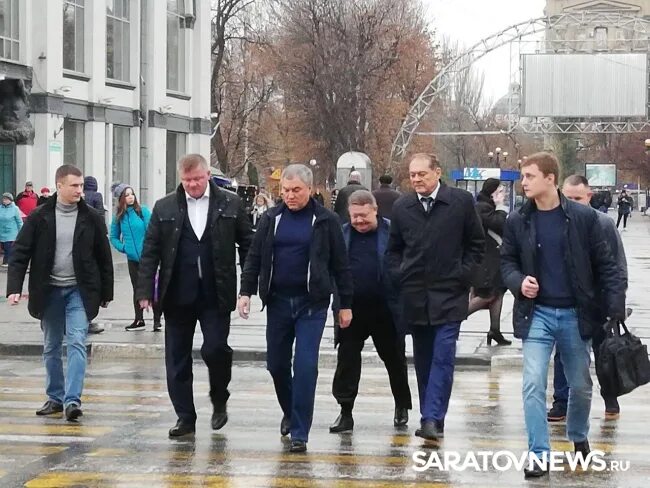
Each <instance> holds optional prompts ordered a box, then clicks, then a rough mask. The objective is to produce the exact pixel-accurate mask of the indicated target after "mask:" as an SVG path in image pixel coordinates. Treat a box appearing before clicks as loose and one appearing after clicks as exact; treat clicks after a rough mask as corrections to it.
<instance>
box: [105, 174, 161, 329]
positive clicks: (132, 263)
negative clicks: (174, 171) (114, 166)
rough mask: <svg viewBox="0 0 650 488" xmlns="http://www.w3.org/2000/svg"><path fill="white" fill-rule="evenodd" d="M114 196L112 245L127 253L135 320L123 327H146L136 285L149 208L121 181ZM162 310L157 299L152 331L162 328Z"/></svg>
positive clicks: (148, 219)
mask: <svg viewBox="0 0 650 488" xmlns="http://www.w3.org/2000/svg"><path fill="white" fill-rule="evenodd" d="M115 193H116V194H117V195H118V196H117V201H118V203H117V210H116V212H115V216H114V217H113V222H112V223H111V244H112V245H113V247H114V248H115V249H117V250H118V251H119V252H121V253H122V254H126V259H127V266H128V268H129V277H130V278H131V286H132V287H133V307H134V310H135V319H134V320H133V322H132V323H131V324H129V325H127V326H126V327H125V329H126V330H140V329H144V328H145V322H144V315H143V311H142V307H140V304H139V303H138V300H137V298H136V289H137V286H138V272H139V270H140V259H141V258H142V247H143V245H144V237H145V235H146V232H147V226H148V225H149V221H150V220H151V211H150V210H149V209H148V208H147V207H146V206H144V205H140V204H139V203H138V199H137V197H136V196H135V192H134V191H133V188H132V187H130V186H128V185H126V184H121V185H119V186H118V187H117V188H116V189H115ZM161 315H162V310H161V307H160V302H159V301H155V300H154V303H153V331H154V332H158V331H159V330H160V328H161V327H162V326H161V324H160V317H161Z"/></svg>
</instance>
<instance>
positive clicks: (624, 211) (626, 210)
mask: <svg viewBox="0 0 650 488" xmlns="http://www.w3.org/2000/svg"><path fill="white" fill-rule="evenodd" d="M617 206H618V220H617V221H616V228H617V229H618V226H619V225H620V223H621V219H623V230H625V229H626V228H627V219H628V218H629V216H630V214H631V213H632V207H633V206H634V200H632V197H631V196H629V195H628V194H627V191H625V190H623V191H621V195H620V196H619V197H618V202H617Z"/></svg>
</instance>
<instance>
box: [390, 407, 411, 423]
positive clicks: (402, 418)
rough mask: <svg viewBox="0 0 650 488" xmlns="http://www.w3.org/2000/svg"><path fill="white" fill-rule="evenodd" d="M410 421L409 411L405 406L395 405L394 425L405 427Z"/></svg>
mask: <svg viewBox="0 0 650 488" xmlns="http://www.w3.org/2000/svg"><path fill="white" fill-rule="evenodd" d="M408 421H409V411H408V408H405V407H395V416H394V417H393V425H394V426H395V427H404V426H405V425H406V424H408Z"/></svg>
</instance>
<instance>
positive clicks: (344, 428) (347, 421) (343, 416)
mask: <svg viewBox="0 0 650 488" xmlns="http://www.w3.org/2000/svg"><path fill="white" fill-rule="evenodd" d="M353 429H354V419H353V418H352V414H351V413H347V412H343V411H341V413H340V414H339V416H338V417H336V420H335V421H334V423H333V424H332V425H330V434H346V433H349V432H352V430H353Z"/></svg>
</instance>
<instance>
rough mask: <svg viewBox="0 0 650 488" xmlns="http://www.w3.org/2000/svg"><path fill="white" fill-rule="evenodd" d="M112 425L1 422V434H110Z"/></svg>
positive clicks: (86, 435)
mask: <svg viewBox="0 0 650 488" xmlns="http://www.w3.org/2000/svg"><path fill="white" fill-rule="evenodd" d="M112 430H113V429H112V428H111V427H96V426H92V427H91V426H87V425H82V424H71V423H65V424H42V425H37V424H0V434H13V435H44V436H59V435H62V436H74V435H79V436H85V437H88V436H92V437H97V436H101V435H105V434H108V433H109V432H111V431H112Z"/></svg>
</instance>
